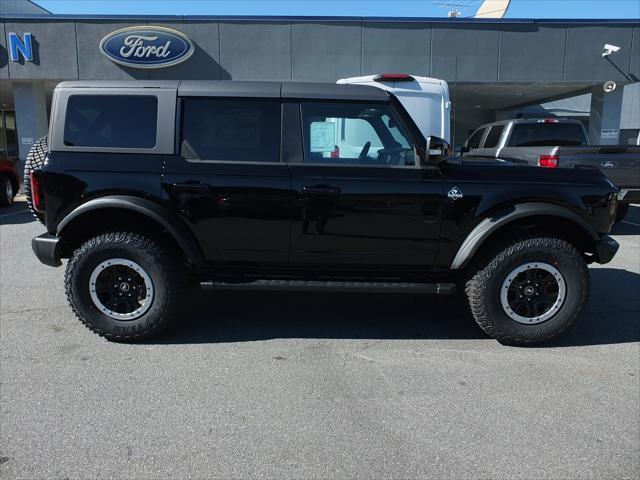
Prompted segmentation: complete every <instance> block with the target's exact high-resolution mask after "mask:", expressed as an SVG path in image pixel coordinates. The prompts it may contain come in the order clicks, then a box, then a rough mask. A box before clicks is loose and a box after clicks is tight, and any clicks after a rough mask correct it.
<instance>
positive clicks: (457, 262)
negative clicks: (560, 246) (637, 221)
mask: <svg viewBox="0 0 640 480" xmlns="http://www.w3.org/2000/svg"><path fill="white" fill-rule="evenodd" d="M534 216H550V217H560V218H565V219H567V220H570V221H572V222H574V223H576V224H577V225H579V226H580V227H582V228H583V229H584V230H585V232H586V233H587V234H588V235H589V236H590V237H591V238H592V239H593V241H594V243H595V242H597V241H598V239H599V236H598V232H596V230H595V229H594V228H593V226H592V225H590V224H589V222H587V221H586V220H585V219H584V218H582V217H581V216H580V215H578V214H577V213H575V212H573V211H571V210H569V209H568V208H565V207H561V206H559V205H554V204H552V203H539V202H531V203H521V204H517V205H514V206H513V207H510V208H507V209H504V210H501V211H500V212H498V213H496V214H493V215H491V216H490V217H487V218H485V219H484V220H482V221H481V222H480V223H479V224H478V225H476V226H475V228H474V229H473V230H471V232H470V233H469V234H468V235H467V237H466V238H465V240H464V242H462V245H460V248H459V249H458V252H457V253H456V256H455V257H454V259H453V262H452V263H451V269H452V270H459V269H461V268H464V267H465V266H466V265H467V263H469V260H471V258H472V257H473V256H474V255H475V253H476V252H477V251H478V249H479V248H480V247H481V245H482V244H483V243H484V241H485V240H486V239H487V238H489V236H490V235H491V234H493V233H494V232H496V231H497V230H498V229H500V228H502V227H504V226H505V225H507V224H509V223H511V222H514V221H516V220H519V219H522V218H526V217H534Z"/></svg>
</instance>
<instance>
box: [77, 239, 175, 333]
mask: <svg viewBox="0 0 640 480" xmlns="http://www.w3.org/2000/svg"><path fill="white" fill-rule="evenodd" d="M186 285H187V275H186V269H185V266H184V262H182V261H181V259H180V258H179V257H178V256H177V255H175V254H174V252H172V251H171V250H170V249H168V248H166V247H164V246H163V245H161V244H160V243H158V242H156V241H155V240H153V239H152V238H149V237H145V236H143V235H140V234H137V233H131V232H110V233H105V234H102V235H98V236H96V237H94V238H91V239H90V240H87V241H86V242H84V243H83V244H82V245H81V246H80V247H79V248H78V249H76V251H75V252H74V253H73V256H72V257H71V259H70V260H69V262H68V263H67V268H66V271H65V289H66V293H67V299H68V300H69V303H70V304H71V307H72V308H73V311H74V313H75V314H76V316H77V317H78V318H79V319H80V321H82V323H84V324H85V325H86V326H87V327H88V328H89V329H91V330H92V331H93V332H95V333H97V334H98V335H101V336H103V337H105V338H106V339H107V340H113V341H118V342H127V341H138V340H144V339H147V338H151V337H153V336H155V335H158V334H159V333H161V332H162V331H164V330H165V329H167V328H168V327H169V326H170V325H171V324H172V323H173V322H174V321H175V319H176V318H177V316H178V314H179V313H180V303H181V300H182V299H183V298H184V297H185V292H186Z"/></svg>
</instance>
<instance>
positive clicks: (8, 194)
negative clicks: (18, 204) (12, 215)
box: [0, 175, 16, 207]
mask: <svg viewBox="0 0 640 480" xmlns="http://www.w3.org/2000/svg"><path fill="white" fill-rule="evenodd" d="M15 196H16V192H15V189H14V187H13V182H12V181H11V179H10V178H9V177H8V176H7V175H0V206H2V207H9V206H11V205H12V204H13V197H15Z"/></svg>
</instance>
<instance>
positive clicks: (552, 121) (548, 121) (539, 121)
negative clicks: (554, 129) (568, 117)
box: [538, 118, 560, 123]
mask: <svg viewBox="0 0 640 480" xmlns="http://www.w3.org/2000/svg"><path fill="white" fill-rule="evenodd" d="M538 123H560V120H558V119H557V118H545V119H544V120H538Z"/></svg>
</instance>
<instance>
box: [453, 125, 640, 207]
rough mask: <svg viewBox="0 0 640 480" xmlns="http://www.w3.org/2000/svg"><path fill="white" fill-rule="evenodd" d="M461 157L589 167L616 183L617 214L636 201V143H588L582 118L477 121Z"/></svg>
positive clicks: (639, 161) (639, 185) (639, 152)
mask: <svg viewBox="0 0 640 480" xmlns="http://www.w3.org/2000/svg"><path fill="white" fill-rule="evenodd" d="M461 153H462V155H464V156H466V157H494V158H499V159H502V160H505V161H511V162H517V163H525V164H529V165H536V166H539V167H548V168H556V167H566V168H572V167H574V166H591V167H596V168H598V169H600V170H601V171H602V173H604V174H605V175H606V176H607V177H608V178H609V180H611V183H613V184H614V185H616V186H617V187H618V188H620V193H619V202H618V215H617V219H618V220H621V219H622V218H623V217H624V216H625V214H626V213H627V210H628V209H629V204H631V203H640V147H638V146H624V145H599V146H598V145H589V141H588V137H587V132H586V131H585V128H584V126H583V125H582V122H580V121H578V120H565V119H557V118H547V119H517V120H505V121H502V122H494V123H489V124H486V125H482V126H480V127H479V128H477V129H476V130H475V131H474V132H473V133H472V134H471V135H470V136H469V138H468V139H467V141H466V142H465V144H464V146H463V147H462V152H461Z"/></svg>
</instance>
